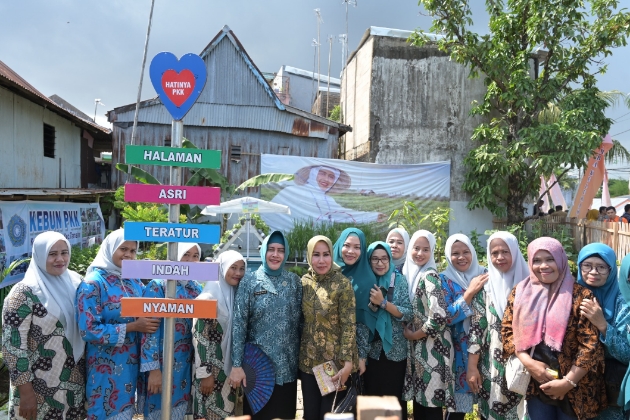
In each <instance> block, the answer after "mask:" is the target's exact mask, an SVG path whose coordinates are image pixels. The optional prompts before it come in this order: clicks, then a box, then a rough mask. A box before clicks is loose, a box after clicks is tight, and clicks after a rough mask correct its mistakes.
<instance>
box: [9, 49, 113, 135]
mask: <svg viewBox="0 0 630 420" xmlns="http://www.w3.org/2000/svg"><path fill="white" fill-rule="evenodd" d="M0 85H5V86H7V87H9V88H11V87H13V88H14V90H15V88H17V90H19V91H20V92H21V93H22V96H24V97H26V98H28V99H30V100H32V101H33V102H35V103H39V104H40V105H42V106H46V107H48V108H49V109H50V110H51V111H53V112H55V113H57V114H59V115H61V116H62V117H64V118H67V119H69V120H72V121H74V122H77V123H78V125H80V126H81V127H83V128H86V129H90V128H91V129H96V130H99V131H102V132H103V133H105V134H110V133H111V132H112V131H111V130H110V129H109V128H106V127H101V126H100V125H98V124H95V123H94V122H93V121H91V120H89V119H87V120H86V119H83V118H81V117H79V116H77V115H75V114H74V113H72V112H70V111H68V110H67V109H65V108H63V107H62V106H60V105H59V104H57V103H56V102H55V101H53V100H51V99H50V98H48V97H47V96H46V95H44V94H43V93H41V92H40V91H39V90H37V89H35V87H34V86H33V85H31V84H30V83H28V82H27V81H26V80H25V79H24V78H22V76H20V75H19V74H17V73H16V72H15V71H13V69H11V68H10V67H9V66H7V65H6V64H5V63H3V62H2V61H0ZM24 94H26V95H24ZM86 125H87V126H86Z"/></svg>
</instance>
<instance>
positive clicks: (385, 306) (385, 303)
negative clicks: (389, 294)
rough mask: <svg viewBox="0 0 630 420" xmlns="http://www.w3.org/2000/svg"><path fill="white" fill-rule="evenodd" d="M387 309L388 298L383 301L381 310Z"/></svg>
mask: <svg viewBox="0 0 630 420" xmlns="http://www.w3.org/2000/svg"><path fill="white" fill-rule="evenodd" d="M385 308H387V298H385V299H383V301H382V302H381V309H385Z"/></svg>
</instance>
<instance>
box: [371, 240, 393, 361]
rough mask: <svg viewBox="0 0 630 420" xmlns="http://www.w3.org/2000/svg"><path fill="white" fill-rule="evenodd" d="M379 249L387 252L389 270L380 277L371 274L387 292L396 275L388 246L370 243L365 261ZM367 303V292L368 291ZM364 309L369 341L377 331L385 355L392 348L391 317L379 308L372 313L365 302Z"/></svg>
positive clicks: (380, 243)
mask: <svg viewBox="0 0 630 420" xmlns="http://www.w3.org/2000/svg"><path fill="white" fill-rule="evenodd" d="M379 248H380V249H384V250H385V252H387V257H388V258H389V270H387V272H386V273H385V274H383V275H382V276H379V275H377V274H376V273H374V271H373V270H372V273H374V276H375V277H376V285H377V286H379V287H384V288H385V290H388V289H389V284H390V283H391V278H392V275H397V274H396V273H395V272H394V270H395V269H396V267H394V264H393V263H392V250H391V248H390V247H389V245H387V244H386V243H385V242H383V241H377V242H372V243H371V244H370V246H369V247H368V249H367V259H368V261H369V260H370V258H372V254H373V253H374V251H376V250H377V249H379ZM371 268H372V267H371V266H370V269H371ZM398 275H399V274H398ZM368 301H369V290H368ZM365 307H366V308H367V310H368V311H370V315H371V316H370V317H367V319H366V321H367V322H366V325H367V326H368V328H369V329H370V341H371V340H372V339H373V337H374V331H378V334H379V336H380V337H381V340H382V341H383V350H384V351H385V353H387V352H388V351H389V349H391V348H392V343H393V341H392V320H391V315H390V314H389V312H387V311H386V310H384V309H380V308H379V310H378V311H376V312H372V310H371V309H369V308H368V307H367V302H366V305H365Z"/></svg>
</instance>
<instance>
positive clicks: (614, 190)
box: [595, 179, 628, 198]
mask: <svg viewBox="0 0 630 420" xmlns="http://www.w3.org/2000/svg"><path fill="white" fill-rule="evenodd" d="M608 192H610V196H611V197H619V196H621V195H628V181H626V180H624V179H608ZM595 197H597V198H602V189H601V188H600V189H599V191H597V194H596V195H595Z"/></svg>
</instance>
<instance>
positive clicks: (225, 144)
mask: <svg viewBox="0 0 630 420" xmlns="http://www.w3.org/2000/svg"><path fill="white" fill-rule="evenodd" d="M200 56H201V58H202V59H203V60H204V62H205V63H206V66H207V68H208V79H207V82H206V84H205V87H204V89H203V91H202V92H201V95H200V96H199V99H198V100H197V102H196V103H195V104H194V105H193V106H192V108H191V110H190V111H189V112H188V114H187V115H186V116H185V117H184V120H183V121H184V137H185V138H187V139H188V140H190V141H191V142H193V143H194V144H195V145H196V146H197V147H199V148H203V149H211V150H221V151H222V157H221V158H222V160H221V169H220V170H219V172H221V173H222V174H223V175H224V176H226V177H227V179H228V181H229V183H230V184H232V185H239V184H241V183H242V182H244V181H245V180H247V179H248V178H250V177H252V176H255V175H258V174H260V155H261V154H263V153H268V154H280V155H282V154H291V155H297V156H313V157H321V158H336V157H337V150H338V145H339V136H340V134H343V133H345V132H346V131H348V130H350V128H349V127H346V126H345V125H341V124H338V123H336V122H334V121H330V120H327V119H325V118H322V117H318V116H316V115H313V114H311V113H309V112H305V111H303V110H300V109H297V108H295V107H294V106H291V105H287V104H284V103H282V102H281V101H280V100H279V99H278V96H276V93H275V92H274V91H273V90H272V88H271V86H270V85H269V84H268V83H267V82H266V80H265V78H264V77H263V74H262V73H261V72H260V70H259V69H258V68H257V67H256V65H255V64H254V62H253V61H252V60H251V58H250V57H249V55H248V54H247V52H246V51H245V49H244V48H243V46H242V45H241V43H240V42H239V40H238V39H237V38H236V36H235V35H234V33H233V32H232V31H231V30H230V28H229V27H227V26H225V27H224V28H223V29H222V30H221V31H220V32H219V33H218V34H217V36H216V37H215V38H214V39H213V40H212V41H211V42H210V44H208V46H207V47H206V48H205V49H204V50H203V51H202V52H201V54H200ZM308 109H309V110H310V106H309V108H308ZM134 111H135V104H130V105H125V106H121V107H118V108H115V109H114V110H112V111H109V112H108V119H109V121H110V122H111V123H113V149H114V150H113V156H112V164H113V165H115V164H116V163H118V162H124V161H125V159H124V150H125V145H127V144H130V143H131V132H132V128H133V119H134ZM171 123H172V117H171V116H170V114H168V112H167V111H166V108H165V107H164V106H163V105H162V103H161V101H160V100H159V98H154V99H149V100H146V101H142V102H141V103H140V110H139V115H138V127H137V141H136V143H135V144H138V145H154V146H170V144H171ZM142 169H144V170H145V171H148V172H150V173H151V174H152V175H153V176H155V177H156V178H157V179H158V180H159V181H160V182H162V183H165V184H168V181H169V167H167V166H148V165H145V166H142ZM183 177H184V180H186V179H187V178H188V177H189V172H188V170H184V173H183ZM125 179H126V174H124V173H122V172H120V171H114V173H113V174H112V182H113V185H114V187H118V186H120V185H122V184H124V182H125ZM248 193H249V194H252V193H254V194H255V192H252V191H249V192H248Z"/></svg>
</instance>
